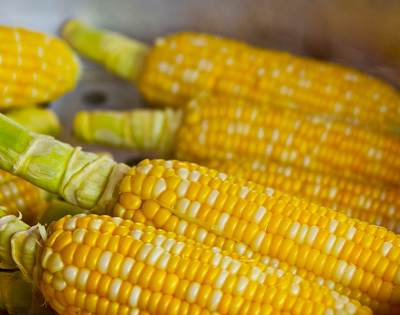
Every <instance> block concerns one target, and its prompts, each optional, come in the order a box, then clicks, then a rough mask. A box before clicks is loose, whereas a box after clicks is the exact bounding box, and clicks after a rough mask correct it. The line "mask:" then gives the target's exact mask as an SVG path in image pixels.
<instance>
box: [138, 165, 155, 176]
mask: <svg viewBox="0 0 400 315" xmlns="http://www.w3.org/2000/svg"><path fill="white" fill-rule="evenodd" d="M152 168H153V165H152V164H144V165H140V166H138V167H137V168H136V172H137V173H139V174H148V173H149V172H150V170H151V169H152Z"/></svg>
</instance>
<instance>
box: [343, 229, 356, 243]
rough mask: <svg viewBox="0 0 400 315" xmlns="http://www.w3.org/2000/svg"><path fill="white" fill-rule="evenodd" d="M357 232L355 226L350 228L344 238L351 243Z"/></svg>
mask: <svg viewBox="0 0 400 315" xmlns="http://www.w3.org/2000/svg"><path fill="white" fill-rule="evenodd" d="M356 232H357V229H356V228H355V227H354V226H350V227H349V229H348V230H347V232H346V235H345V236H343V237H344V238H346V239H347V240H349V241H351V240H352V239H353V237H354V234H355V233H356Z"/></svg>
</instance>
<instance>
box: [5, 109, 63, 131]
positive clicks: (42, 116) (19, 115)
mask: <svg viewBox="0 0 400 315" xmlns="http://www.w3.org/2000/svg"><path fill="white" fill-rule="evenodd" d="M4 114H5V115H6V116H7V117H8V118H11V119H12V120H14V121H16V122H17V123H19V124H21V125H23V126H25V127H26V128H28V129H29V130H32V131H33V132H36V133H42V134H46V135H49V136H53V137H56V136H58V135H59V134H60V132H61V123H60V121H59V119H58V116H57V115H56V113H54V112H53V111H52V110H51V109H48V108H21V109H14V110H9V111H7V112H5V113H4Z"/></svg>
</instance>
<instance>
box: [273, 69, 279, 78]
mask: <svg viewBox="0 0 400 315" xmlns="http://www.w3.org/2000/svg"><path fill="white" fill-rule="evenodd" d="M279 73H280V71H279V69H274V71H272V77H274V78H277V77H278V76H279Z"/></svg>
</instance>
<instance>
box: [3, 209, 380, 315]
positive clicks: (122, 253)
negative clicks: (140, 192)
mask: <svg viewBox="0 0 400 315" xmlns="http://www.w3.org/2000/svg"><path fill="white" fill-rule="evenodd" d="M0 223H1V227H2V231H4V232H3V233H2V238H3V239H4V240H5V241H7V243H8V242H9V243H11V244H9V243H8V245H7V246H5V245H2V246H1V249H2V250H1V254H2V257H1V258H2V261H3V262H4V261H9V262H10V264H12V263H14V264H15V265H16V266H18V267H19V268H20V269H21V270H22V272H23V273H24V275H26V276H27V277H29V278H31V279H33V280H34V281H35V282H36V283H37V285H38V286H39V287H40V289H41V291H42V293H43V295H44V297H45V299H46V300H47V301H48V302H49V304H50V305H51V306H52V308H54V310H56V311H57V312H58V313H59V314H71V315H72V314H115V315H116V314H158V315H161V314H170V315H173V314H193V315H196V314H198V315H200V314H202V315H206V314H215V313H213V312H217V314H249V313H250V314H254V315H258V314H278V313H281V312H286V314H315V315H318V314H360V315H361V314H372V312H371V310H370V309H368V308H367V307H365V306H361V304H360V303H359V302H357V301H354V300H350V299H349V298H347V297H345V296H342V295H340V294H339V293H337V292H332V291H330V290H329V289H328V288H327V287H323V286H322V287H321V286H319V285H317V284H315V283H314V284H312V283H309V282H308V281H307V280H304V279H302V278H301V277H298V276H297V277H296V276H293V275H292V274H291V273H285V272H283V271H282V270H276V269H274V268H272V267H266V266H265V265H263V264H262V263H256V262H252V261H250V260H247V259H245V258H244V257H241V256H240V255H229V254H227V253H225V252H223V251H221V250H216V249H213V248H211V247H208V246H205V245H204V244H201V243H196V242H194V241H193V240H190V239H186V238H184V237H179V236H176V235H175V234H174V233H168V232H167V233H166V232H165V231H163V230H155V229H154V228H151V227H145V226H144V225H142V224H139V223H133V222H132V221H130V220H122V219H120V218H111V217H109V216H104V215H103V216H98V215H93V214H92V215H84V214H81V215H76V216H73V217H72V216H66V217H64V218H62V219H60V220H59V221H57V222H54V223H52V224H51V225H50V227H49V228H48V230H47V231H44V228H43V226H40V225H37V226H35V227H33V228H31V229H29V226H27V225H24V224H23V223H21V222H20V221H18V219H17V218H16V217H13V216H3V217H2V219H1V220H0ZM32 242H34V244H35V246H33V247H32V246H29V245H28V244H30V243H32ZM10 245H11V246H10ZM10 247H11V248H10ZM11 252H13V255H12V254H11ZM141 312H143V313H141Z"/></svg>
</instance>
